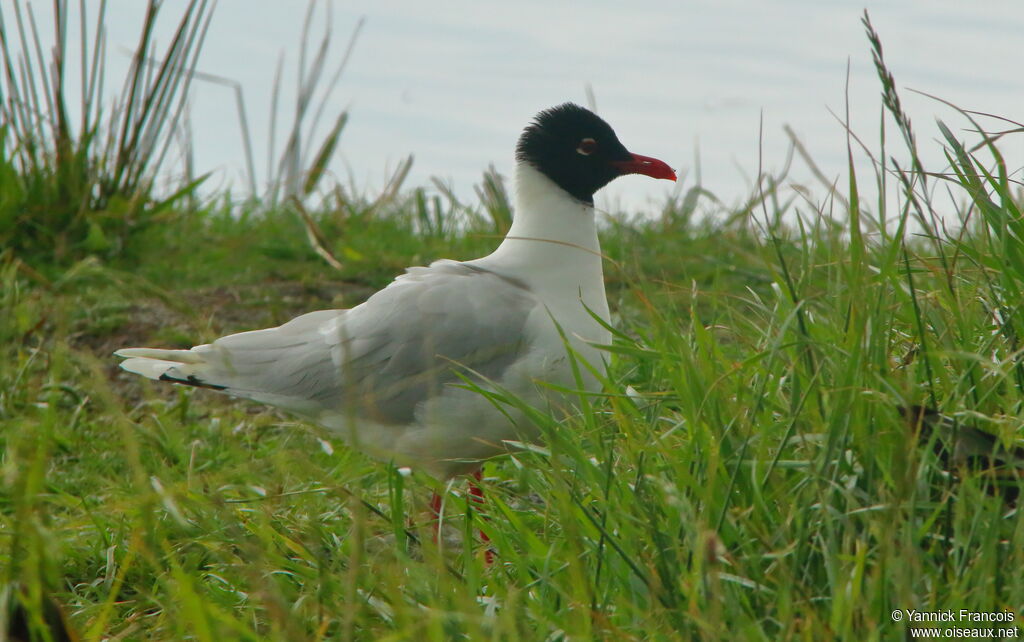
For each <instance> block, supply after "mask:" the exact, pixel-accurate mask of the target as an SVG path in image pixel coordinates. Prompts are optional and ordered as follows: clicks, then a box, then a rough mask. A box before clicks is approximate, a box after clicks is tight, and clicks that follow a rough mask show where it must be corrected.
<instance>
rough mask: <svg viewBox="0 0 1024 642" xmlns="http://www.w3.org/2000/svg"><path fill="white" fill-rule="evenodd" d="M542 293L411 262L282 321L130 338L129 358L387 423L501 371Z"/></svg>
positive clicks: (130, 363)
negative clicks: (348, 296)
mask: <svg viewBox="0 0 1024 642" xmlns="http://www.w3.org/2000/svg"><path fill="white" fill-rule="evenodd" d="M539 305H540V303H539V302H538V301H537V299H536V298H535V297H534V296H533V295H532V294H531V293H530V291H529V290H528V289H527V288H525V287H524V286H523V285H521V284H520V283H518V282H516V281H514V280H511V279H507V278H504V277H501V276H498V275H496V274H494V273H492V272H488V271H486V270H483V269H481V268H477V267H474V266H470V265H467V264H464V263H456V262H452V261H438V262H435V263H434V264H432V265H431V266H430V267H426V268H412V269H410V270H409V272H408V273H407V274H405V275H403V276H401V277H399V278H398V279H396V280H395V281H393V282H392V283H391V285H389V286H388V287H386V288H385V289H383V290H381V291H380V292H378V293H376V294H374V295H373V296H372V297H370V298H369V299H368V300H367V301H366V302H365V303H363V304H362V305H359V306H357V307H355V308H353V309H351V310H323V311H319V312H311V313H309V314H305V315H303V316H300V317H297V318H295V319H293V320H291V321H289V322H288V323H285V324H284V325H282V326H279V327H276V328H269V329H266V330H255V331H252V332H242V333H239V334H233V335H229V336H226V337H222V338H220V339H217V340H216V341H214V342H213V343H211V344H206V345H201V346H196V347H195V348H192V349H191V350H158V349H151V348H129V349H124V350H119V351H118V352H117V354H118V355H120V356H123V357H127V358H128V359H127V361H125V362H123V363H122V364H121V367H122V368H124V369H126V370H129V371H131V372H135V373H138V374H142V375H145V376H148V377H151V378H153V379H161V380H165V381H173V382H176V383H184V384H190V385H194V386H200V387H206V388H212V389H215V390H219V391H221V392H224V393H226V394H229V395H232V396H236V397H244V398H248V399H253V400H255V401H260V402H263V403H268V404H271V405H275V406H279V407H282V408H286V409H288V410H292V411H294V412H298V413H301V414H306V415H310V416H314V417H315V416H317V415H319V414H321V413H323V412H338V411H343V412H351V413H353V415H354V416H356V417H365V418H368V419H373V420H376V421H380V422H383V423H389V424H407V423H410V422H412V421H413V420H414V418H415V413H416V408H417V406H418V405H419V404H420V402H422V401H424V400H426V399H427V398H429V397H430V396H431V395H432V394H434V393H436V392H437V391H439V390H440V389H441V388H442V387H443V386H445V385H447V384H450V383H453V382H458V381H461V379H460V378H459V376H458V374H457V373H463V374H467V375H469V376H476V375H477V374H479V375H480V376H482V377H485V378H488V379H500V377H501V375H502V373H503V372H504V371H505V369H506V368H507V367H508V366H509V365H511V364H512V363H514V362H515V361H516V360H517V359H518V358H519V357H520V356H522V354H523V353H524V352H525V349H526V345H525V337H524V335H523V331H524V328H525V326H526V320H527V318H528V316H529V315H530V313H531V312H532V311H533V310H534V309H535V308H536V307H537V306H539Z"/></svg>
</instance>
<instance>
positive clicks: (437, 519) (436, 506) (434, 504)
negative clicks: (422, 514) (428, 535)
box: [430, 493, 441, 544]
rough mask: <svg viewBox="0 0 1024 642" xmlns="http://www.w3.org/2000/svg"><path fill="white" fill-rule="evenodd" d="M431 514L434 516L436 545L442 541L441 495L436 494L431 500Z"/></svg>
mask: <svg viewBox="0 0 1024 642" xmlns="http://www.w3.org/2000/svg"><path fill="white" fill-rule="evenodd" d="M430 512H431V513H433V514H434V543H435V544H437V543H439V542H440V541H441V495H440V493H434V495H433V497H431V498H430Z"/></svg>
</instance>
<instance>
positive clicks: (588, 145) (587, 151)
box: [576, 138, 597, 156]
mask: <svg viewBox="0 0 1024 642" xmlns="http://www.w3.org/2000/svg"><path fill="white" fill-rule="evenodd" d="M596 151H597V141H595V140H594V139H593V138H584V139H583V140H581V141H580V145H579V147H577V148H576V153H577V154H581V155H583V156H590V155H591V154H593V153H594V152H596Z"/></svg>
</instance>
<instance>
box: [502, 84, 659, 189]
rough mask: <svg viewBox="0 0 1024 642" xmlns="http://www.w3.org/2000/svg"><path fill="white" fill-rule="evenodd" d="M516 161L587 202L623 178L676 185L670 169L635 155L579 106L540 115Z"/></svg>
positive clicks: (525, 132) (568, 105) (521, 143)
mask: <svg viewBox="0 0 1024 642" xmlns="http://www.w3.org/2000/svg"><path fill="white" fill-rule="evenodd" d="M516 160H518V161H520V162H525V163H529V164H530V165H532V166H533V167H535V168H537V169H538V170H539V171H540V172H541V173H543V174H544V175H545V176H547V177H548V178H550V179H551V180H552V181H554V183H555V184H556V185H558V186H559V187H561V188H562V189H564V190H565V191H567V192H569V194H571V195H572V196H573V197H575V198H577V199H579V200H581V201H583V202H585V203H593V202H594V192H596V191H597V190H599V189H601V188H602V187H604V186H605V185H607V184H608V183H610V182H611V181H612V180H613V179H615V178H617V177H619V176H622V175H623V174H633V173H639V174H647V175H648V176H652V177H654V178H668V179H671V180H675V174H674V173H673V172H672V170H671V169H670V168H669V167H668V165H666V164H665V163H662V162H661V161H658V160H655V159H653V158H647V157H645V156H638V155H636V154H631V153H629V151H628V150H627V149H626V148H625V146H624V145H623V144H622V143H620V142H619V139H618V137H617V136H616V135H615V132H614V131H613V130H612V128H611V126H609V125H608V123H606V122H604V121H603V120H601V118H600V117H598V115H597V114H595V113H594V112H592V111H590V110H588V109H584V108H583V107H580V106H579V105H574V104H573V103H565V104H563V105H559V106H557V107H552V108H551V109H545V110H544V111H542V112H540V113H539V114H537V117H536V118H535V119H534V121H533V123H532V124H530V126H529V127H527V128H526V129H525V130H523V134H522V136H520V137H519V143H518V144H517V145H516Z"/></svg>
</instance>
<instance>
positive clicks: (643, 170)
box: [115, 103, 676, 479]
mask: <svg viewBox="0 0 1024 642" xmlns="http://www.w3.org/2000/svg"><path fill="white" fill-rule="evenodd" d="M516 161H517V163H516V169H515V205H516V207H515V216H514V220H513V222H512V226H511V228H510V229H509V231H508V235H507V236H506V237H505V239H504V240H503V241H502V243H501V244H500V245H499V246H498V248H497V249H496V250H495V251H494V252H493V253H491V254H489V255H488V256H485V257H483V258H480V259H476V260H473V261H465V262H458V261H451V260H439V261H435V262H433V263H431V264H430V265H429V266H428V267H413V268H409V269H408V270H407V271H406V273H405V274H403V275H401V276H399V277H398V278H396V279H395V280H394V281H392V282H391V284H389V285H388V286H387V287H385V288H384V289H383V290H381V291H379V292H377V293H376V294H374V295H373V296H371V297H370V298H369V299H367V300H366V301H365V302H364V303H362V304H360V305H358V306H356V307H354V308H351V309H348V310H321V311H319V312H310V313H308V314H304V315H302V316H300V317H297V318H295V319H292V320H291V321H289V322H287V323H285V324H284V325H281V326H279V327H276V328H269V329H266V330H254V331H251V332H242V333H239V334H232V335H229V336H226V337H222V338H220V339H217V340H216V341H214V342H213V343H210V344H205V345H200V346H196V347H194V348H192V349H191V350H163V349H156V348H125V349H123V350H118V351H117V352H116V353H115V354H116V355H117V356H119V357H124V358H126V360H125V361H123V362H122V363H121V367H122V368H124V369H125V370H127V371H129V372H134V373H136V374H140V375H143V376H145V377H149V378H150V379H157V380H160V381H168V382H172V383H177V384H184V385H189V386H195V387H199V388H207V389H210V390H216V391H218V392H222V393H224V394H227V395H231V396H234V397H242V398H245V399H252V400H253V401H258V402H261V403H265V404H269V405H272V406H277V407H279V408H282V409H284V410H286V411H288V412H291V413H294V414H296V415H299V416H301V417H303V418H306V419H308V420H311V421H313V422H316V423H319V424H321V425H322V426H324V427H326V428H327V429H328V430H329V431H330V432H331V433H332V434H335V435H338V436H340V437H341V438H343V439H344V440H345V441H346V442H348V443H349V444H350V445H351V446H352V447H354V448H357V449H360V450H362V451H364V452H366V453H369V454H371V455H373V456H376V457H378V458H382V459H385V460H391V461H393V462H394V463H395V464H396V465H398V466H410V467H413V468H417V469H419V470H423V471H425V472H427V473H429V474H431V475H433V476H434V477H437V478H440V479H448V478H451V477H454V476H456V475H460V474H465V473H471V472H474V471H478V469H479V467H480V465H481V462H482V461H483V460H485V459H487V458H489V457H492V456H494V455H497V454H500V453H502V452H505V451H507V442H509V441H531V440H534V439H535V438H536V437H537V436H538V435H537V429H536V427H534V426H531V425H530V422H529V421H528V420H527V417H526V415H525V414H524V413H523V412H522V411H521V410H519V409H517V408H516V407H513V406H511V405H503V404H500V403H496V402H495V401H494V400H493V399H490V398H488V395H484V394H480V392H479V391H478V390H473V389H472V388H473V387H474V386H471V385H470V386H467V382H472V383H473V384H475V386H478V387H480V388H482V389H484V390H490V391H501V392H502V393H511V394H513V395H516V396H517V397H518V398H519V399H521V400H522V401H523V402H525V403H527V404H530V405H531V406H534V407H542V408H546V409H552V410H557V409H558V408H566V409H568V408H571V407H572V403H571V399H569V398H568V397H566V396H565V395H564V394H559V393H555V392H554V390H555V389H557V388H558V387H562V388H563V389H564V388H570V389H572V388H576V385H577V380H576V377H575V375H574V374H573V371H574V368H573V364H572V359H573V358H577V359H580V360H582V361H586V362H588V363H589V364H590V366H592V367H593V368H594V369H595V370H596V371H597V372H603V371H604V367H605V362H604V359H603V354H604V353H603V352H602V350H601V348H600V346H602V345H605V344H608V343H609V342H610V341H611V334H610V332H609V331H608V329H607V328H606V327H605V326H606V324H607V323H608V321H609V316H608V301H607V298H606V296H605V289H604V277H603V274H602V269H601V260H602V256H601V250H600V246H599V244H598V235H597V224H596V222H595V220H594V192H596V191H597V190H598V189H600V188H601V187H604V186H605V185H606V184H608V183H609V182H610V181H612V180H613V179H615V178H617V177H619V176H622V175H625V174H644V175H647V176H650V177H653V178H664V179H668V180H675V179H676V176H675V173H674V172H673V171H672V169H671V168H670V167H669V166H668V165H666V164H665V163H663V162H662V161H659V160H656V159H653V158H648V157H646V156H639V155H637V154H631V153H630V152H628V151H627V150H626V148H625V147H624V146H623V145H622V143H620V142H619V139H618V138H617V137H616V135H615V132H614V131H612V128H611V127H610V126H608V124H607V123H605V122H604V121H603V120H602V119H601V118H599V117H598V116H597V115H596V114H594V113H592V112H590V111H588V110H587V109H584V108H583V107H580V106H578V105H574V104H571V103H566V104H563V105H559V106H557V107H553V108H551V109H547V110H545V111H542V112H540V114H538V115H537V117H536V119H535V120H534V121H533V122H532V123H531V124H530V125H529V126H528V127H527V128H526V129H525V130H524V131H523V133H522V135H521V136H520V138H519V142H518V144H517V146H516ZM570 355H573V356H570ZM578 370H579V371H580V373H581V376H582V383H583V387H584V388H585V389H586V390H588V391H594V390H595V389H597V388H599V387H600V384H599V381H598V378H597V377H596V376H595V375H594V374H593V373H592V372H590V371H589V370H588V369H587V368H579V369H578ZM544 382H546V383H548V384H555V385H554V386H550V385H549V386H545V385H543V383H544Z"/></svg>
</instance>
